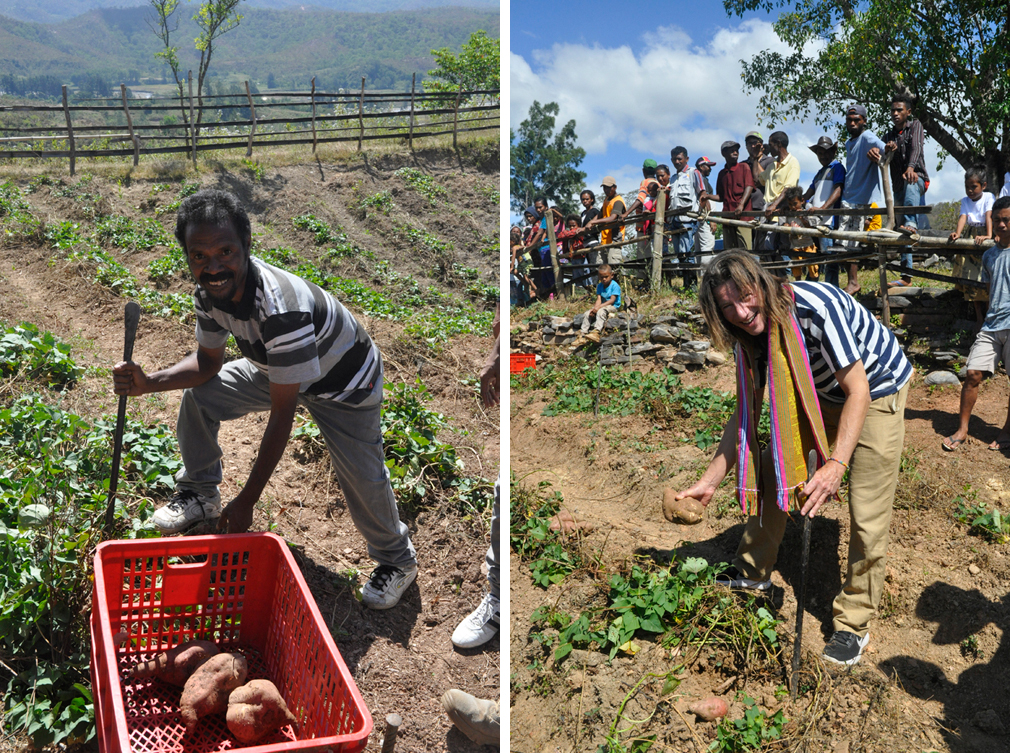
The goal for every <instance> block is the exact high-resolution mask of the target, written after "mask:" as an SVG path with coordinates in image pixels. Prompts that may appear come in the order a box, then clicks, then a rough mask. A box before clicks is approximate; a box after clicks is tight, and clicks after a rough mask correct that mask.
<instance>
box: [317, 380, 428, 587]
mask: <svg viewBox="0 0 1010 753" xmlns="http://www.w3.org/2000/svg"><path fill="white" fill-rule="evenodd" d="M300 402H302V403H303V404H304V405H305V407H306V408H308V411H309V413H310V414H311V415H312V418H313V420H314V421H315V422H316V425H317V426H319V432H320V433H321V434H322V436H323V440H324V441H325V442H326V448H327V449H328V450H329V452H330V460H331V462H332V464H333V472H334V474H335V475H336V477H337V482H338V483H339V484H340V490H341V491H342V492H343V493H344V499H345V500H346V501H347V511H348V512H349V513H350V515H351V520H352V521H353V523H354V527H355V528H357V529H358V532H359V533H360V534H361V535H362V536H363V537H364V539H365V541H366V542H367V543H368V554H369V556H370V557H371V558H372V559H374V560H375V561H376V562H378V563H379V565H388V566H391V567H396V568H401V569H403V568H409V567H412V566H414V565H415V564H416V558H415V552H414V545H413V544H412V543H411V541H410V535H409V531H408V530H407V526H406V524H405V523H403V522H402V521H401V520H400V515H399V512H398V511H397V509H396V499H395V498H394V497H393V489H392V487H391V486H390V483H389V469H387V468H386V458H385V455H384V454H383V452H382V432H381V430H380V428H379V417H380V409H381V405H382V377H381V376H380V377H379V380H378V383H377V384H376V385H375V387H374V388H373V390H372V393H371V394H370V395H369V396H368V397H367V398H366V399H365V400H364V401H363V402H362V403H361V404H359V405H350V404H348V403H341V402H336V401H334V400H326V399H323V398H318V397H315V396H314V395H302V397H301V399H300Z"/></svg>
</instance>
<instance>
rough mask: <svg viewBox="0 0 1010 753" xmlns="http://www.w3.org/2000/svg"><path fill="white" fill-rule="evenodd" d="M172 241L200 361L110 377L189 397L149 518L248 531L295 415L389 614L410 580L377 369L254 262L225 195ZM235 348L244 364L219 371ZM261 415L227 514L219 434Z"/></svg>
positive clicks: (188, 208) (374, 351)
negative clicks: (254, 447)
mask: <svg viewBox="0 0 1010 753" xmlns="http://www.w3.org/2000/svg"><path fill="white" fill-rule="evenodd" d="M175 235H176V238H178V240H179V244H180V245H181V246H182V249H183V252H184V253H185V254H186V260H187V262H188V263H189V268H190V271H191V272H192V273H193V277H194V278H195V280H196V281H197V283H198V285H197V288H196V291H195V293H194V296H193V297H194V301H195V308H196V340H197V350H196V352H195V353H191V354H190V355H188V356H187V357H186V358H184V359H183V360H182V361H180V362H179V363H177V364H175V365H174V366H171V367H169V368H167V369H162V370H161V371H156V372H155V373H153V374H150V375H147V374H145V373H144V370H143V369H142V368H141V367H140V366H139V365H137V364H136V363H133V362H129V363H127V362H120V363H117V364H116V366H115V367H114V368H113V378H114V382H115V391H116V394H118V395H132V396H138V395H144V394H147V393H151V392H168V391H171V390H184V392H183V394H182V404H181V406H180V408H179V420H178V423H177V425H176V432H177V434H178V438H179V450H180V452H181V454H182V461H183V468H182V470H180V471H179V473H178V474H176V492H175V495H174V496H173V497H172V500H171V501H170V502H169V503H168V504H167V505H165V506H164V507H162V508H161V509H159V510H157V511H156V512H155V514H154V518H153V521H154V524H155V525H156V526H157V528H158V529H159V530H160V531H161V532H162V533H166V534H171V533H181V532H184V531H186V530H188V529H189V528H191V527H192V526H194V525H195V524H197V523H200V522H203V521H210V520H214V519H216V518H218V517H220V522H219V528H224V527H227V531H228V532H229V533H241V532H243V531H246V530H248V528H249V526H250V524H251V523H252V515H253V507H254V506H255V504H256V502H257V500H259V497H260V494H261V493H262V492H263V489H264V487H265V486H266V483H267V481H269V479H270V476H271V474H272V473H273V471H274V468H275V467H276V466H277V463H278V461H279V460H280V458H281V455H283V454H284V448H285V447H286V446H287V442H288V438H289V436H290V434H291V426H292V423H293V420H294V415H295V409H296V408H297V407H298V406H299V405H302V406H304V407H305V408H306V409H307V410H308V412H309V414H310V415H311V416H312V418H313V420H315V422H316V424H317V425H318V426H319V430H320V433H321V434H322V435H323V439H324V441H325V443H326V447H327V449H328V450H329V452H330V458H331V460H332V464H333V470H334V473H335V474H336V476H337V481H338V482H339V483H340V488H341V490H342V491H343V493H344V498H345V500H346V502H347V509H348V512H350V514H351V519H352V520H353V521H354V525H355V527H356V528H357V529H358V531H359V532H360V533H361V535H362V536H364V538H365V540H366V541H367V542H368V553H369V555H370V556H371V557H372V558H373V559H374V560H376V562H378V567H376V568H375V570H374V571H373V572H372V575H371V577H370V578H369V581H368V583H367V584H366V585H365V587H364V589H363V591H362V594H363V601H364V603H365V605H366V606H368V607H371V608H373V609H388V608H389V607H392V606H394V605H395V604H396V603H397V602H398V601H399V599H400V596H401V595H402V594H403V592H404V591H405V590H406V588H407V587H408V586H409V585H410V584H411V583H412V582H413V581H414V578H415V577H416V575H417V563H416V559H415V553H414V547H413V545H412V544H411V542H410V538H409V535H408V530H407V526H406V525H405V524H403V523H402V522H401V521H400V518H399V514H398V512H397V509H396V500H395V499H394V497H393V490H392V488H391V486H390V483H389V472H388V470H387V469H386V465H385V458H384V455H383V451H382V433H381V431H380V428H379V414H380V406H381V404H382V356H381V355H380V353H379V349H378V348H377V347H376V345H375V343H373V342H372V340H371V338H369V336H368V334H367V333H366V332H365V330H364V329H363V328H362V327H361V325H360V324H359V323H358V322H357V321H356V320H355V319H354V317H353V316H352V315H351V314H350V312H348V311H347V309H346V308H344V307H343V306H342V305H341V304H340V302H338V301H337V300H336V299H335V298H334V297H333V296H331V295H330V294H329V293H327V292H326V291H324V290H322V289H321V288H319V287H317V286H316V285H313V284H312V283H309V282H306V281H305V280H302V279H301V278H300V277H297V276H295V275H293V274H290V273H288V272H285V271H283V270H281V269H277V268H276V267H273V266H270V265H269V264H266V263H265V262H263V261H260V260H259V259H255V258H253V257H251V256H250V254H249V248H250V246H251V240H252V235H251V226H250V223H249V217H248V215H247V214H246V212H245V209H243V208H242V206H241V205H240V204H239V203H238V201H237V199H236V198H235V197H234V196H232V195H231V194H229V193H226V192H224V191H216V190H203V191H200V192H198V193H196V194H194V195H193V196H191V197H189V198H188V199H186V200H185V201H184V202H183V203H182V206H180V207H179V212H178V216H177V218H176V229H175ZM229 334H231V335H234V337H235V342H236V344H237V345H238V348H239V350H240V351H241V352H242V355H243V356H245V357H244V358H242V359H239V360H236V361H231V362H229V363H227V364H225V363H224V354H225V343H226V341H227V339H228V335H229ZM257 411H269V412H270V415H269V420H268V421H267V425H266V429H265V431H264V432H263V438H262V441H261V442H260V447H259V453H258V455H257V457H256V461H255V463H254V464H253V467H252V471H251V472H250V474H249V478H248V480H247V481H246V482H245V484H244V486H243V487H242V491H241V492H239V494H238V496H236V497H235V499H233V500H232V501H231V503H230V504H228V506H227V507H226V508H225V509H224V511H223V512H222V510H221V495H220V493H219V491H218V485H219V484H220V483H221V480H222V475H223V466H222V463H221V458H222V451H221V447H220V445H219V444H218V441H217V435H218V429H219V427H220V425H221V421H228V420H231V419H235V418H239V417H241V416H244V415H246V414H248V413H252V412H257Z"/></svg>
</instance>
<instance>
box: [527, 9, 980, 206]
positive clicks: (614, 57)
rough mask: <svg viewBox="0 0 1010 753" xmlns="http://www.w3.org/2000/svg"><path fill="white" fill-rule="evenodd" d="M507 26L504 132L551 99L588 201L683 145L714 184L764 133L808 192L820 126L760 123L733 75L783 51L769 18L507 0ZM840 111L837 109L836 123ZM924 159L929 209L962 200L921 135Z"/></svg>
mask: <svg viewBox="0 0 1010 753" xmlns="http://www.w3.org/2000/svg"><path fill="white" fill-rule="evenodd" d="M509 18H510V30H509V31H510V34H509V36H510V42H509V44H510V51H509V89H510V93H509V123H510V126H511V127H512V128H513V129H518V127H519V124H520V123H521V122H522V121H523V120H524V119H526V117H527V115H528V113H529V108H530V105H531V104H532V103H533V101H534V100H536V101H539V102H540V103H541V104H544V103H546V102H557V103H558V105H559V107H560V115H559V117H558V119H557V121H558V122H557V125H558V127H560V126H561V125H562V124H564V123H567V122H568V121H569V120H571V119H574V120H575V133H576V135H577V136H578V142H579V146H581V147H582V148H583V149H585V150H586V158H585V160H584V161H583V163H582V165H581V166H580V169H581V170H582V171H583V172H585V173H587V174H588V177H587V179H586V185H587V186H588V187H590V188H591V189H593V190H594V191H596V192H597V194H599V188H598V187H599V185H600V181H601V180H602V179H603V177H604V176H605V175H611V176H613V177H614V178H615V179H616V181H617V187H618V190H619V191H620V192H621V193H627V192H629V191H632V190H633V189H635V188H637V187H638V184H639V182H640V181H641V180H642V170H641V166H642V161H643V160H645V159H647V158H650V157H651V158H653V159H655V160H656V161H657V162H659V163H660V164H662V163H666V164H670V149H671V148H672V147H673V146H676V145H682V146H684V147H686V148H687V150H688V154H689V155H690V162H691V164H692V165H693V164H694V162H695V160H696V159H697V158H698V157H701V156H703V155H704V156H707V157H709V158H710V159H712V160H715V161H716V162H717V163H718V164H717V165H716V166H715V167H714V168H713V169H712V176H711V178H710V180H711V182H712V184H713V187H714V184H715V177H716V175H717V174H718V171H719V170H720V169H721V168H722V167H723V159H722V156H721V154H720V153H719V147H720V145H721V144H722V142H723V141H728V140H733V141H737V142H739V143H741V144H742V143H743V140H744V139H743V137H744V134H745V133H747V132H748V131H752V130H757V131H759V132H760V133H762V134H763V135H764V137H765V141H767V139H768V135H769V134H770V133H771V132H772V131H773V130H783V131H785V132H786V134H787V135H788V136H789V142H790V143H789V151H790V153H792V154H793V155H795V156H796V158H797V159H798V160H799V162H800V168H801V175H800V184H801V185H802V186H804V187H806V186H809V185H810V182H811V180H812V179H813V177H814V173H815V172H816V171H817V169H818V167H819V163H818V162H817V158H816V156H815V155H814V153H813V152H811V151H810V149H809V148H808V147H809V146H810V145H811V144H814V143H815V142H816V141H817V139H818V137H820V136H822V135H824V134H825V131H824V129H823V128H822V127H819V126H817V125H816V124H815V123H814V122H813V121H812V120H811V121H810V122H807V123H802V122H786V123H776V124H775V127H774V128H768V127H766V126H765V125H763V124H759V123H758V121H757V116H756V113H757V106H758V99H759V95H758V94H756V93H754V94H745V93H744V91H743V84H742V81H741V78H740V73H741V69H742V66H741V63H740V60H741V59H749V58H751V57H752V56H754V55H756V54H758V53H760V52H761V51H763V50H766V49H772V50H778V51H781V52H786V51H787V48H786V46H785V45H783V44H782V43H781V42H780V41H779V40H778V38H777V37H776V36H775V32H774V30H773V29H772V22H773V21H774V17H773V16H769V15H767V14H764V13H750V14H747V15H746V16H744V18H742V19H741V18H737V17H732V18H730V17H729V16H727V15H726V13H725V11H724V10H723V5H722V2H721V0H695V2H682V1H681V0H676V1H675V2H672V3H602V2H596V1H595V0H591V1H590V2H582V3H534V2H530V1H529V0H512V2H511V7H510V11H509ZM847 104H849V103H839V115H838V122H839V124H841V122H842V111H843V109H844V105H847ZM837 133H838V131H832V132H829V133H828V134H827V135H829V136H831V137H832V138H835V137H836V136H837ZM878 135H881V134H878ZM925 151H926V169H927V170H928V172H929V175H930V181H931V182H930V187H929V191H928V192H927V194H926V197H927V202H938V201H951V200H960V198H961V197H962V196H964V172H963V170H962V168H961V166H960V165H958V164H957V163H956V162H955V161H954V160H950V159H948V160H947V163H946V167H945V169H944V170H942V171H937V170H936V167H937V152H938V148H937V145H936V143H935V142H933V141H932V140H931V139H929V138H928V137H927V139H926V144H925ZM741 157H746V153H745V150H744V149H743V148H742V147H741ZM997 193H998V189H997Z"/></svg>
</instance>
